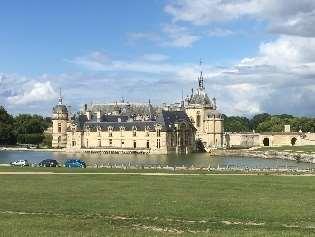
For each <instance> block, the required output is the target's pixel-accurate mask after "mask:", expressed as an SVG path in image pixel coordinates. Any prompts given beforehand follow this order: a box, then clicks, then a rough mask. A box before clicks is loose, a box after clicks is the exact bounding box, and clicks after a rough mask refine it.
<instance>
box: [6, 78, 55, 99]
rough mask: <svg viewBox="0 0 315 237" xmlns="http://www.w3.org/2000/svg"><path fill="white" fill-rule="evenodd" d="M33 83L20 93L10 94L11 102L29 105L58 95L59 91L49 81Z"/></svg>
mask: <svg viewBox="0 0 315 237" xmlns="http://www.w3.org/2000/svg"><path fill="white" fill-rule="evenodd" d="M33 83H34V84H33V85H32V86H31V87H30V88H29V87H28V86H27V87H26V88H24V90H23V91H21V93H20V94H17V95H14V96H9V97H8V98H7V100H8V102H9V104H12V105H27V104H32V103H34V102H42V101H50V100H52V99H54V98H56V97H57V93H56V92H55V91H54V89H53V87H52V85H51V83H50V82H49V81H47V82H33Z"/></svg>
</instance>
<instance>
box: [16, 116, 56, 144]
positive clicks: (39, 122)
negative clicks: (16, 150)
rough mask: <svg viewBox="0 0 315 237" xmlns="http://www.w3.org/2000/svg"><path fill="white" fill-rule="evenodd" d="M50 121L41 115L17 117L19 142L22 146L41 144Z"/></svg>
mask: <svg viewBox="0 0 315 237" xmlns="http://www.w3.org/2000/svg"><path fill="white" fill-rule="evenodd" d="M49 125H50V119H49V118H43V117H42V116H39V115H29V114H20V115H18V116H16V117H15V122H14V126H15V129H16V133H17V134H18V135H17V142H18V143H20V144H37V145H38V144H40V143H42V141H43V139H44V135H43V133H44V131H45V130H46V129H47V128H48V127H49Z"/></svg>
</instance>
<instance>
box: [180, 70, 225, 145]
mask: <svg viewBox="0 0 315 237" xmlns="http://www.w3.org/2000/svg"><path fill="white" fill-rule="evenodd" d="M185 111H186V113H187V115H188V117H189V118H190V120H191V121H192V123H193V125H194V127H195V128H196V130H197V131H196V141H197V142H200V143H201V144H202V146H203V148H204V149H205V150H206V151H208V150H209V149H211V148H214V147H223V134H224V127H223V118H222V115H221V114H220V113H219V112H218V111H217V105H216V98H213V99H212V100H211V99H209V97H208V95H207V93H206V91H205V87H204V77H203V73H202V71H201V72H200V76H199V77H198V88H197V90H195V91H193V90H192V94H191V96H190V98H187V99H186V105H185Z"/></svg>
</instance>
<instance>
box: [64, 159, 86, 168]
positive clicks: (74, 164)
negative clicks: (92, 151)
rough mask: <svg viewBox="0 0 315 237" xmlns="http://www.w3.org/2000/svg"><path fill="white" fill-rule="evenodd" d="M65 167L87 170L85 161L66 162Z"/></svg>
mask: <svg viewBox="0 0 315 237" xmlns="http://www.w3.org/2000/svg"><path fill="white" fill-rule="evenodd" d="M65 167H68V168H86V163H85V161H83V160H66V162H65Z"/></svg>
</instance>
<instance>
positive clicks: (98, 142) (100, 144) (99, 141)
mask: <svg viewBox="0 0 315 237" xmlns="http://www.w3.org/2000/svg"><path fill="white" fill-rule="evenodd" d="M97 144H98V147H101V146H102V143H101V139H97Z"/></svg>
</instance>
